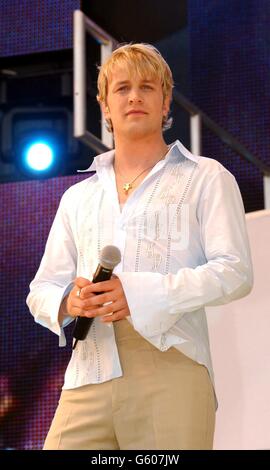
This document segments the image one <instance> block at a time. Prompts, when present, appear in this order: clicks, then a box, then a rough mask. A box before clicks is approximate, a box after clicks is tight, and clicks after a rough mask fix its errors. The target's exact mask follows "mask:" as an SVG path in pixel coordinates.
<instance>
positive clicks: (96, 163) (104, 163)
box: [77, 140, 199, 173]
mask: <svg viewBox="0 0 270 470" xmlns="http://www.w3.org/2000/svg"><path fill="white" fill-rule="evenodd" d="M114 152H115V151H114V149H113V150H109V152H105V153H101V154H100V155H97V156H96V157H94V160H93V162H92V164H91V165H90V166H89V168H87V169H86V170H77V171H78V172H79V173H85V172H88V171H98V170H99V169H101V168H104V167H110V166H111V164H112V162H113V159H114ZM180 155H181V156H183V157H185V158H187V159H189V160H192V161H193V162H196V163H197V162H198V160H199V157H198V156H196V155H193V154H192V153H191V152H190V151H189V150H188V149H187V148H186V147H185V146H184V145H183V144H181V142H180V141H179V140H176V141H175V142H173V143H172V144H171V145H170V148H169V151H168V153H167V155H166V158H165V159H166V160H167V161H171V162H172V161H177V160H179V156H180Z"/></svg>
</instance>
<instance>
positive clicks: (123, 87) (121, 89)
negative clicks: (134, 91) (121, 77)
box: [118, 86, 128, 91]
mask: <svg viewBox="0 0 270 470" xmlns="http://www.w3.org/2000/svg"><path fill="white" fill-rule="evenodd" d="M127 88H128V87H127V86H121V87H120V88H118V91H125V90H127Z"/></svg>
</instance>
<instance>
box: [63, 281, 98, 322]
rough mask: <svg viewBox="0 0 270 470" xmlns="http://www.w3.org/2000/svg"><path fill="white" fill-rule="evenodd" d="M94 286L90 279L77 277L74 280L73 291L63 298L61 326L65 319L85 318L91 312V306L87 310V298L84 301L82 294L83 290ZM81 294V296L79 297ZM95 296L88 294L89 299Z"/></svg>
mask: <svg viewBox="0 0 270 470" xmlns="http://www.w3.org/2000/svg"><path fill="white" fill-rule="evenodd" d="M90 284H92V282H91V281H89V279H85V278H84V277H77V278H76V279H75V280H74V287H73V288H72V289H71V291H70V292H69V294H68V295H66V297H64V298H63V300H62V303H61V305H60V309H59V315H58V321H59V324H60V325H62V322H63V320H64V318H65V317H67V316H70V317H84V316H85V312H86V311H88V312H89V306H88V307H87V309H85V300H86V298H85V297H84V299H82V298H81V297H80V296H81V293H82V291H83V288H84V287H86V286H89V285H90ZM79 293H80V296H79V295H78V294H79ZM94 295H95V294H93V293H90V294H88V296H87V298H90V297H93V296H94Z"/></svg>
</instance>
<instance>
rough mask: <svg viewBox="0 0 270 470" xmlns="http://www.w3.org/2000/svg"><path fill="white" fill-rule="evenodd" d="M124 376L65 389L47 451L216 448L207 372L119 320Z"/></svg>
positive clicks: (116, 326) (212, 406) (213, 409)
mask: <svg viewBox="0 0 270 470" xmlns="http://www.w3.org/2000/svg"><path fill="white" fill-rule="evenodd" d="M114 329H115V335H116V342H117V345H118V350H119V355H120V361H121V365H122V369H123V377H120V378H117V379H113V380H110V381H108V382H104V383H101V384H90V385H85V386H82V387H79V388H75V389H71V390H63V391H62V394H61V397H60V401H59V405H58V408H57V410H56V413H55V416H54V419H53V421H52V424H51V428H50V430H49V433H48V436H47V438H46V441H45V444H44V449H45V450H51V449H59V450H60V449H61V450H64V449H74V450H83V449H84V450H91V449H97V450H106V449H107V450H108V449H110V450H111V449H121V450H124V449H134V450H139V449H147V450H152V449H153V450H156V449H160V450H167V449H175V450H184V449H189V450H192V449H212V446H213V435H214V426H215V399H214V393H213V387H212V384H211V381H210V378H209V375H208V372H207V369H206V368H205V367H204V366H202V365H200V364H198V363H196V362H194V361H192V360H191V359H189V358H188V357H187V356H185V355H184V354H182V353H181V352H179V351H178V350H176V349H175V348H170V349H169V350H168V351H166V352H161V351H159V350H158V349H156V348H155V347H154V346H152V345H151V344H150V343H148V341H146V340H145V339H143V338H142V337H141V336H140V335H139V334H138V333H136V331H135V330H134V329H133V328H132V326H131V325H130V324H129V322H128V321H127V320H120V321H118V322H114Z"/></svg>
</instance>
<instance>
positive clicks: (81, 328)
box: [72, 245, 121, 349]
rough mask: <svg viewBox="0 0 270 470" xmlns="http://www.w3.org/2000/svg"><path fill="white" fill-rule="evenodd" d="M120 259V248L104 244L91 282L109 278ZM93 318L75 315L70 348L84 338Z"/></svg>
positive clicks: (98, 293)
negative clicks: (72, 339)
mask: <svg viewBox="0 0 270 470" xmlns="http://www.w3.org/2000/svg"><path fill="white" fill-rule="evenodd" d="M120 261H121V253H120V250H119V249H118V248H117V247H116V246H113V245H108V246H105V247H104V248H103V249H102V250H101V253H100V261H99V264H98V267H97V269H96V272H95V274H94V277H93V280H92V282H94V283H97V282H102V281H108V280H109V279H111V275H112V272H113V270H114V268H115V266H117V264H119V263H120ZM100 294H103V292H97V293H96V295H100ZM93 321H94V318H88V317H77V319H76V324H75V327H74V330H73V338H75V340H76V341H75V342H74V344H73V347H72V349H75V347H76V344H77V342H78V341H79V340H84V339H85V338H86V336H87V333H88V331H89V329H90V326H91V325H92V323H93Z"/></svg>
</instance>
